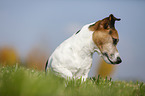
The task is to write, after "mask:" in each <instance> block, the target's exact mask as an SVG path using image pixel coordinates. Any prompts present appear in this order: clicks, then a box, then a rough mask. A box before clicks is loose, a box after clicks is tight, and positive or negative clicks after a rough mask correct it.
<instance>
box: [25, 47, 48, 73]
mask: <svg viewBox="0 0 145 96" xmlns="http://www.w3.org/2000/svg"><path fill="white" fill-rule="evenodd" d="M48 57H49V54H48V52H47V51H46V50H44V49H43V48H39V47H35V48H32V50H31V51H30V52H29V54H28V56H27V57H26V66H27V67H29V68H34V69H38V70H44V69H45V63H46V61H47V59H48Z"/></svg>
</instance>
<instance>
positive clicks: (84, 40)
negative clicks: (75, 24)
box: [74, 23, 99, 56]
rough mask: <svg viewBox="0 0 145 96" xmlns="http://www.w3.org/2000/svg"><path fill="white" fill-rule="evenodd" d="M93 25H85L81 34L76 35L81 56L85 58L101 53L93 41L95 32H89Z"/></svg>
mask: <svg viewBox="0 0 145 96" xmlns="http://www.w3.org/2000/svg"><path fill="white" fill-rule="evenodd" d="M92 24H93V23H91V24H88V25H85V26H84V27H83V28H82V29H81V30H80V32H79V33H77V34H74V35H75V38H77V42H76V43H77V44H78V45H79V46H77V47H79V48H78V49H79V50H81V51H80V54H81V55H84V56H86V55H89V56H92V55H93V53H94V52H96V51H97V52H98V51H99V50H98V47H97V46H96V45H95V43H94V42H93V39H92V35H93V31H90V30H89V26H90V25H92Z"/></svg>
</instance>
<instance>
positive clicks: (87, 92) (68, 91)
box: [0, 65, 145, 96]
mask: <svg viewBox="0 0 145 96" xmlns="http://www.w3.org/2000/svg"><path fill="white" fill-rule="evenodd" d="M0 96H145V84H144V83H142V82H138V81H136V82H132V81H130V82H126V81H111V79H110V80H107V79H102V78H100V77H99V78H98V79H97V80H95V79H94V78H93V79H87V81H86V82H81V80H80V79H78V80H70V81H67V80H64V79H63V78H60V77H56V76H55V75H53V74H52V73H51V72H49V73H48V74H47V75H45V72H41V71H37V70H32V69H27V68H25V67H21V66H18V65H15V66H12V67H9V66H7V67H2V66H0Z"/></svg>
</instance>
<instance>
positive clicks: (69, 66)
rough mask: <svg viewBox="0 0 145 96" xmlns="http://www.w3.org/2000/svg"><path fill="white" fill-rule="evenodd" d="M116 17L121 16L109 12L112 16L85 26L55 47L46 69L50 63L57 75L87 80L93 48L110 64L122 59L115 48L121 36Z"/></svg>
mask: <svg viewBox="0 0 145 96" xmlns="http://www.w3.org/2000/svg"><path fill="white" fill-rule="evenodd" d="M115 21H120V19H118V18H116V17H114V16H113V15H112V14H110V16H109V17H106V18H104V19H102V20H99V21H97V22H95V23H91V24H87V25H85V26H83V27H82V29H81V30H79V31H78V32H77V33H75V34H73V35H72V36H71V37H70V38H68V39H67V40H65V41H64V42H62V43H61V44H60V45H59V46H58V47H57V48H56V49H55V51H54V52H53V53H52V55H51V56H50V58H49V60H47V63H46V66H45V71H47V68H48V67H49V68H50V69H51V70H52V71H53V72H54V73H55V74H56V75H60V76H61V77H64V78H66V79H67V78H82V79H83V80H86V78H87V77H88V73H89V71H90V68H91V66H92V56H93V53H94V52H98V54H99V55H100V56H101V57H102V58H103V59H104V60H105V61H106V62H107V63H109V64H119V63H121V62H122V60H121V58H120V56H119V53H118V50H117V48H116V45H117V43H118V41H119V36H118V32H117V30H116V29H115Z"/></svg>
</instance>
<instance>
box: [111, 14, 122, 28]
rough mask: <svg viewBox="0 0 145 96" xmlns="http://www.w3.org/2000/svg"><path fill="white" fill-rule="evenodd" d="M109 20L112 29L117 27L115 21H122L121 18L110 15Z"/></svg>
mask: <svg viewBox="0 0 145 96" xmlns="http://www.w3.org/2000/svg"><path fill="white" fill-rule="evenodd" d="M108 19H109V26H110V28H112V27H115V26H114V25H115V21H120V20H121V19H120V18H116V17H114V16H113V14H110V15H109V17H108Z"/></svg>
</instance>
